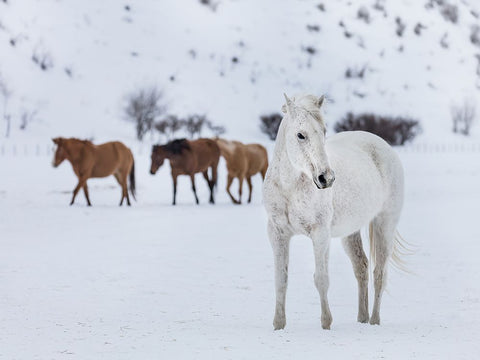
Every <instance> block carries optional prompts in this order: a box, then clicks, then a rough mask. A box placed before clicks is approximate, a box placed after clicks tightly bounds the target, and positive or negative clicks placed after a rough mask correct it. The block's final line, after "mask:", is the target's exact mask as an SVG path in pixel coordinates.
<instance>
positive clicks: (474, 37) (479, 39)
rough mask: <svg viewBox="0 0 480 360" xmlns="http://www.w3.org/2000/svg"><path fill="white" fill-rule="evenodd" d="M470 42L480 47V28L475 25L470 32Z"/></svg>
mask: <svg viewBox="0 0 480 360" xmlns="http://www.w3.org/2000/svg"><path fill="white" fill-rule="evenodd" d="M470 41H471V42H472V44H473V45H476V46H478V47H480V26H478V25H473V26H472V29H471V32H470Z"/></svg>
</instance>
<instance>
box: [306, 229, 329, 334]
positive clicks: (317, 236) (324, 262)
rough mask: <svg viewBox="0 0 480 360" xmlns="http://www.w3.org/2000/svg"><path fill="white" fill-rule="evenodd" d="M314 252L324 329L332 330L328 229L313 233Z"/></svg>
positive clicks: (315, 230)
mask: <svg viewBox="0 0 480 360" xmlns="http://www.w3.org/2000/svg"><path fill="white" fill-rule="evenodd" d="M311 237H312V242H313V252H314V255H315V275H314V281H315V286H316V287H317V290H318V293H319V294H320V302H321V305H322V328H324V329H330V325H331V324H332V314H331V313H330V307H329V305H328V298H327V292H328V286H329V280H328V258H329V252H330V232H329V231H328V229H326V228H321V227H317V228H315V229H314V230H313V231H312V233H311Z"/></svg>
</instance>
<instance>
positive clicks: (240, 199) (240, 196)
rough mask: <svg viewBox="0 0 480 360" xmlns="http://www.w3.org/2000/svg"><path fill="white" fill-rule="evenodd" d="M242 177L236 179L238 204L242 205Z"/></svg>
mask: <svg viewBox="0 0 480 360" xmlns="http://www.w3.org/2000/svg"><path fill="white" fill-rule="evenodd" d="M243 179H244V178H243V176H239V177H238V203H239V204H241V203H242V189H243Z"/></svg>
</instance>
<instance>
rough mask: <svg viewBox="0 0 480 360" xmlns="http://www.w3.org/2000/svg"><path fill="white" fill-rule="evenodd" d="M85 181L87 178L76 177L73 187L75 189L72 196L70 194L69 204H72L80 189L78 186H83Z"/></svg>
mask: <svg viewBox="0 0 480 360" xmlns="http://www.w3.org/2000/svg"><path fill="white" fill-rule="evenodd" d="M85 181H87V179H84V178H79V179H78V184H77V186H76V187H75V189H73V196H72V201H70V205H73V203H74V202H75V198H76V197H77V194H78V191H79V190H80V188H82V187H83V184H84V183H85Z"/></svg>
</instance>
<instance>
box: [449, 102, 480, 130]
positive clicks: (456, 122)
mask: <svg viewBox="0 0 480 360" xmlns="http://www.w3.org/2000/svg"><path fill="white" fill-rule="evenodd" d="M450 111H451V113H452V123H453V129H452V130H453V132H454V133H458V134H462V135H465V136H468V135H470V130H471V128H472V125H473V123H474V122H475V117H476V113H477V109H476V106H475V103H474V102H471V101H467V100H466V101H465V102H464V103H463V105H461V106H455V105H454V106H452V107H451V109H450Z"/></svg>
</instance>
